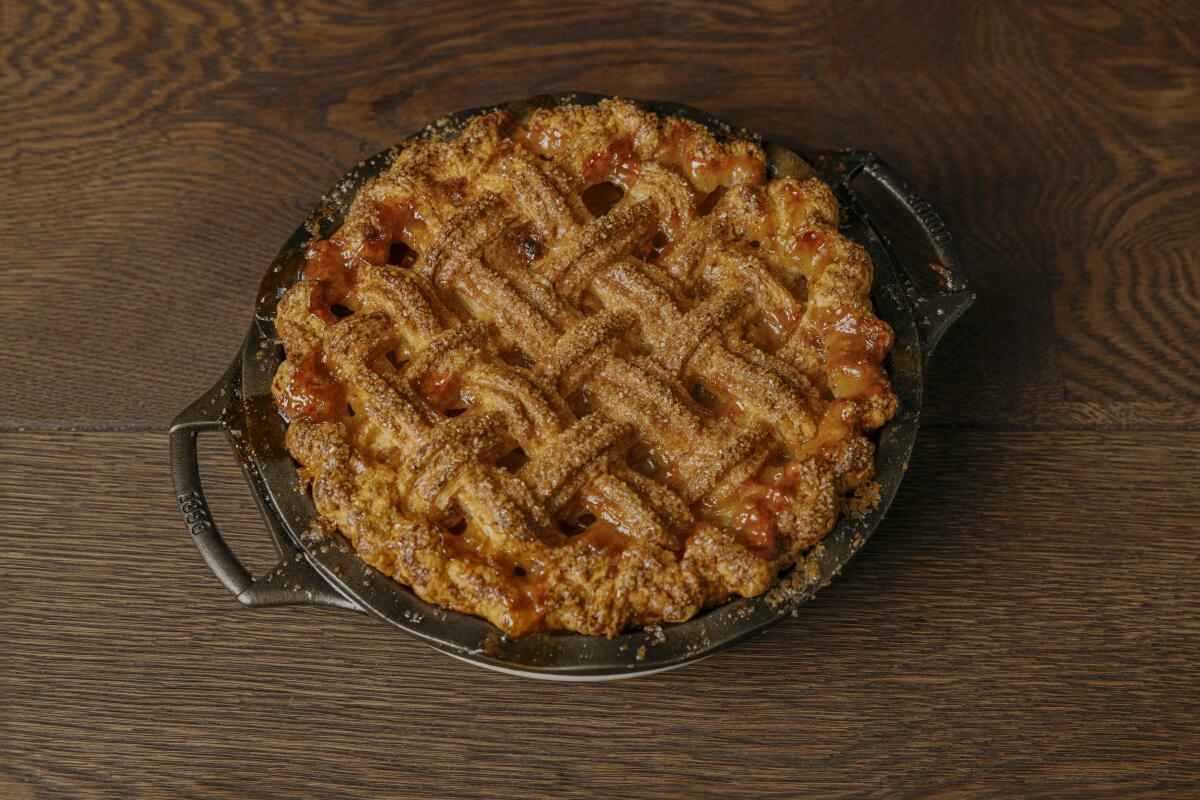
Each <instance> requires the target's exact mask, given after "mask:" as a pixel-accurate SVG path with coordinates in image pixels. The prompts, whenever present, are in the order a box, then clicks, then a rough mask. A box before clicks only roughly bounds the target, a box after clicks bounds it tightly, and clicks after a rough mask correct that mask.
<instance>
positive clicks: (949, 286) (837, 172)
mask: <svg viewBox="0 0 1200 800" xmlns="http://www.w3.org/2000/svg"><path fill="white" fill-rule="evenodd" d="M814 163H815V164H816V166H817V168H818V170H819V171H821V172H822V177H823V178H825V180H826V181H828V182H829V183H830V184H832V185H833V187H834V191H835V192H836V193H837V194H838V195H839V196H840V197H841V198H842V199H843V200H849V201H850V203H851V204H853V205H854V207H855V209H856V210H857V211H858V212H859V213H860V214H862V215H863V217H864V218H865V217H866V216H867V215H866V212H865V210H864V209H863V204H862V202H861V201H860V200H859V198H858V195H857V194H855V192H854V190H853V189H851V188H850V182H851V181H853V180H854V179H855V178H856V177H858V176H859V175H866V176H867V177H869V178H870V179H871V180H873V181H875V183H876V184H878V185H879V186H880V187H882V188H883V189H884V190H885V191H887V193H888V194H890V195H891V196H892V197H894V198H895V199H896V200H897V201H899V202H900V204H901V205H903V206H904V208H905V209H906V210H907V211H908V213H909V214H911V215H912V217H913V219H914V220H915V222H916V223H917V225H918V226H919V227H920V228H921V232H922V233H924V234H925V238H926V240H928V242H929V246H930V247H931V248H932V250H933V252H934V254H935V255H936V256H937V258H938V263H931V264H928V265H926V266H925V267H924V269H925V270H928V271H929V272H931V273H932V274H933V275H934V277H935V279H936V283H937V286H938V288H937V289H936V290H934V291H932V292H929V291H924V290H922V289H919V288H918V287H917V284H916V277H915V270H917V269H919V267H918V266H917V265H914V264H907V263H899V260H898V259H896V261H897V263H898V265H899V267H900V269H901V270H902V271H903V272H904V275H905V277H906V278H907V279H908V280H907V282H906V283H907V287H906V288H907V289H908V292H909V295H910V296H911V297H912V299H913V305H914V308H915V311H916V319H917V329H918V331H919V332H920V334H921V350H922V352H923V353H924V354H925V357H926V358H928V357H929V356H931V355H932V354H933V350H934V348H935V347H937V344H938V342H939V341H941V338H942V335H943V334H944V333H945V332H946V331H947V330H948V329H949V328H950V326H951V325H953V324H954V323H955V322H956V321H957V320H958V318H959V317H961V316H962V315H963V313H964V312H965V311H966V310H967V309H968V308H970V307H971V303H973V302H974V301H975V293H974V292H973V291H971V288H970V286H969V285H968V278H967V271H966V269H965V268H964V267H963V264H962V260H961V259H960V258H959V254H958V248H957V247H955V245H954V239H953V238H952V237H951V236H950V231H949V230H948V229H947V228H946V224H945V223H944V222H942V218H941V215H939V214H938V212H937V210H936V209H934V207H933V205H932V204H931V203H930V202H929V201H928V200H926V199H925V198H924V197H922V196H921V195H920V194H918V193H917V190H916V189H914V188H913V187H912V184H910V183H909V182H908V181H907V180H906V179H905V178H904V177H903V176H902V175H901V174H900V173H898V172H897V171H896V170H895V169H894V168H893V167H891V166H890V165H889V164H887V162H885V161H883V160H882V159H881V158H879V156H877V155H875V154H874V153H871V152H869V151H866V150H845V151H839V152H835V153H827V154H821V155H819V156H817V157H816V158H815V159H814Z"/></svg>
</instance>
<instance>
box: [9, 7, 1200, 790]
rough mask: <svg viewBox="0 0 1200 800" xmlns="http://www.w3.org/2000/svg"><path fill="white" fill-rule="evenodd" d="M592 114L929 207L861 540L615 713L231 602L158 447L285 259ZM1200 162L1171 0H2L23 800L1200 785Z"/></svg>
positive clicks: (1188, 13) (239, 538) (1192, 16)
mask: <svg viewBox="0 0 1200 800" xmlns="http://www.w3.org/2000/svg"><path fill="white" fill-rule="evenodd" d="M570 89H574V90H585V91H595V92H604V93H615V94H624V95H628V96H632V97H645V98H661V99H669V100H675V101H680V102H684V103H690V104H692V105H695V106H699V107H701V108H703V109H706V110H708V111H710V112H712V113H715V114H717V115H719V116H722V117H724V118H726V119H727V120H729V121H731V122H733V123H735V124H737V125H741V126H744V127H746V128H749V129H752V130H756V131H759V132H761V133H763V134H764V135H766V136H768V137H770V138H774V139H777V140H780V141H783V142H785V143H789V144H793V145H797V146H801V147H811V148H831V147H855V148H861V149H870V150H874V151H875V152H877V153H879V154H880V155H882V156H883V157H884V158H885V159H887V160H888V161H890V162H891V163H892V164H893V165H894V166H896V167H897V168H898V169H899V171H900V172H901V173H903V174H904V175H906V176H907V177H908V178H909V179H910V180H911V181H912V183H913V184H915V185H916V186H917V187H919V188H920V189H921V191H922V192H923V193H924V194H925V195H926V196H927V197H928V198H929V199H930V200H932V201H933V202H934V204H935V205H936V206H938V207H939V208H940V209H941V210H942V212H943V215H944V217H945V219H946V222H947V223H948V225H949V228H950V230H951V231H952V232H953V233H954V234H955V237H956V240H957V242H958V244H959V247H960V249H961V251H962V254H963V257H964V261H965V262H966V263H967V265H968V268H969V269H970V271H971V278H972V281H973V286H974V288H975V289H976V290H977V292H978V295H979V300H978V302H977V304H976V306H975V307H974V308H973V309H972V310H971V312H970V313H969V314H968V315H967V317H966V318H965V319H964V320H963V321H962V322H961V323H960V324H959V325H958V326H956V327H955V328H954V329H953V330H952V331H951V332H950V334H949V335H948V337H947V338H946V339H945V341H944V342H943V344H942V345H941V347H940V349H939V352H938V354H937V357H936V359H935V360H934V362H933V364H932V366H931V369H930V373H929V376H928V381H927V395H926V400H925V403H926V411H925V415H924V420H923V422H924V430H923V431H922V433H921V435H920V438H919V439H918V443H917V449H916V452H915V454H914V456H913V461H912V468H911V470H910V473H909V475H908V477H907V478H906V481H905V483H904V485H903V486H902V488H901V492H900V495H899V497H898V499H897V501H896V504H895V506H894V507H893V509H892V511H891V512H890V513H889V515H888V517H887V519H886V520H885V521H884V524H883V526H882V527H881V528H880V529H879V531H878V532H877V533H876V535H875V537H874V538H873V539H872V540H871V542H870V544H869V545H868V546H867V548H866V549H865V551H864V552H863V553H862V554H861V555H860V556H859V557H858V558H856V560H855V561H854V562H853V563H852V564H851V565H850V567H849V568H848V569H847V570H846V572H845V574H844V575H843V576H842V577H841V578H840V579H839V580H838V581H836V582H835V583H834V584H833V585H832V586H830V587H829V588H828V589H826V590H824V591H823V592H822V593H821V594H820V595H819V596H818V598H817V599H816V600H815V601H813V602H812V603H810V604H808V605H807V606H805V607H804V608H803V609H802V610H801V611H800V613H799V615H798V617H797V618H796V619H794V620H790V621H788V622H785V623H784V624H782V625H780V626H777V627H776V628H774V629H772V630H770V631H769V632H767V633H766V634H765V635H763V636H761V637H758V638H756V639H754V640H752V641H750V642H747V643H744V644H742V645H739V646H737V647H735V648H732V649H730V650H728V651H726V652H723V653H720V654H718V655H717V656H715V657H713V658H711V659H709V660H708V661H705V662H703V663H701V664H697V665H693V666H690V667H688V668H686V669H685V670H682V671H679V672H675V673H669V674H666V675H661V676H654V677H650V678H644V679H640V680H637V681H633V682H628V683H618V684H606V685H585V686H574V685H570V686H568V685H547V684H541V683H538V684H533V683H530V682H527V681H522V680H518V679H514V678H508V677H504V676H499V675H494V674H491V673H487V672H484V671H482V670H480V669H478V668H475V667H472V666H468V665H465V664H460V663H458V662H456V661H453V660H451V659H449V658H446V657H445V656H442V655H440V654H437V653H435V652H433V651H431V650H428V649H427V648H425V647H424V646H423V645H420V644H418V643H416V642H414V641H411V640H409V639H407V638H405V637H404V636H402V635H400V634H398V633H395V632H393V631H391V630H389V629H387V628H385V627H383V626H381V625H379V624H376V623H373V622H371V621H370V620H368V619H366V618H363V617H358V616H355V615H353V614H349V613H338V612H335V611H328V610H315V609H276V610H270V611H257V612H250V611H246V610H244V609H242V608H240V607H239V606H238V605H237V604H236V602H234V601H233V600H232V598H230V597H229V596H228V594H227V593H225V591H224V590H223V589H221V588H220V586H219V585H218V583H217V582H216V580H215V579H214V578H213V577H212V575H211V574H210V573H209V572H208V571H207V569H206V568H205V567H204V565H203V563H202V561H201V560H200V558H199V556H198V555H197V554H196V553H195V551H194V549H193V548H192V546H191V544H190V542H189V541H188V539H187V536H186V531H185V530H184V528H183V526H182V524H181V522H180V520H179V519H178V514H177V511H176V508H175V506H174V502H173V499H172V492H171V488H170V480H169V475H168V469H167V455H166V437H165V435H164V430H165V425H166V423H167V421H168V420H169V419H170V418H171V417H172V416H174V415H175V413H176V412H178V411H179V410H180V409H182V408H183V407H184V406H185V405H187V403H188V402H189V401H190V400H192V399H193V398H194V397H195V396H197V395H198V394H199V393H200V392H201V391H203V390H204V389H205V388H207V387H208V386H209V385H210V384H211V383H212V382H213V381H214V380H215V379H216V378H217V377H218V376H219V375H220V373H221V372H222V370H223V368H224V367H225V365H226V364H227V363H228V361H229V360H230V358H231V357H232V356H233V354H234V352H235V351H236V349H237V347H238V344H239V342H240V340H241V338H242V335H243V333H244V331H245V329H246V326H247V325H248V323H249V320H250V313H251V306H252V302H253V298H254V296H255V290H256V287H257V283H258V280H259V278H260V276H261V274H262V272H263V270H264V268H265V267H266V265H267V264H268V263H269V261H270V260H271V258H272V256H273V255H274V253H275V251H276V250H277V249H278V248H279V246H280V245H282V244H283V242H284V241H285V240H286V239H287V237H288V236H289V235H290V234H291V232H292V230H293V229H294V228H295V227H296V226H297V225H298V224H299V222H300V220H301V219H302V218H303V217H304V215H305V214H306V213H307V211H308V209H309V208H310V207H311V206H312V205H313V204H314V203H315V202H316V200H317V198H318V197H320V196H321V194H323V193H324V192H325V191H326V190H327V189H328V188H329V187H330V185H332V183H333V182H334V181H335V180H336V179H337V178H338V177H339V176H340V175H341V174H342V173H343V172H345V171H346V170H347V169H348V168H349V167H351V166H352V165H353V164H355V163H356V162H357V161H359V160H360V159H361V158H363V157H364V156H367V155H369V154H372V153H374V152H376V151H378V150H381V149H383V148H385V147H386V146H388V145H390V144H391V143H392V142H394V141H396V140H398V139H400V138H403V136H405V135H406V134H408V133H410V132H412V131H414V130H416V129H418V128H420V127H422V126H423V125H424V124H425V123H426V122H428V121H430V120H433V119H436V118H438V117H440V116H442V115H444V114H446V113H448V112H451V111H454V110H457V109H461V108H468V107H473V106H479V105H484V104H487V103H491V102H498V101H502V100H507V99H512V98H516V97H523V96H528V95H533V94H537V93H540V92H547V91H559V90H570ZM1197 142H1200V12H1198V11H1197V10H1196V6H1195V4H1194V3H1191V2H1154V1H1152V0H1140V1H1139V2H1124V3H1118V2H1095V1H1092V0H1089V1H1088V2H1067V1H1066V0H1064V1H1063V2H1012V3H984V2H980V3H972V2H957V1H951V0H945V1H943V2H928V3H911V2H902V0H891V1H885V2H863V3H841V2H833V1H832V0H823V1H821V2H805V3H791V4H783V3H738V4H732V3H728V4H727V3H684V2H660V3H653V4H651V3H634V2H629V3H603V4H599V3H571V2H556V3H553V4H547V3H515V4H514V3H503V4H501V3H482V2H476V3H459V2H446V3H406V4H389V5H378V6H375V7H369V8H361V7H356V4H349V3H321V2H303V3H295V4H291V3H281V2H267V1H266V0H238V1H237V2H196V0H140V1H138V2H129V1H127V0H125V1H119V2H118V1H116V0H108V1H106V2H101V1H100V0H94V1H92V2H88V1H87V0H77V2H54V3H50V2H47V3H35V2H29V1H28V0H8V1H7V2H3V3H0V188H2V189H3V191H0V214H3V217H4V219H5V224H4V225H3V226H0V253H3V256H2V257H0V367H2V368H3V373H2V374H3V376H4V379H3V380H2V381H0V544H2V545H3V550H4V552H3V558H0V798H2V799H3V800H7V798H10V797H11V798H21V800H25V799H26V798H37V800H41V799H42V798H60V797H84V798H92V797H113V798H129V797H171V798H175V797H197V798H200V797H203V798H214V797H229V798H244V797H264V798H268V797H281V798H282V797H296V796H300V797H359V796H393V797H405V798H407V797H459V796H463V797H526V796H545V795H562V796H580V797H591V796H621V797H684V796H713V797H736V796H744V797H794V796H845V795H852V796H862V797H867V796H897V795H902V796H914V795H915V796H939V797H943V796H944V797H957V796H997V797H1012V796H1022V797H1026V796H1029V797H1067V796H1077V797H1089V798H1090V797H1102V796H1105V797H1131V796H1143V797H1166V796H1178V797H1195V796H1197V794H1198V793H1200V722H1198V719H1200V689H1198V688H1197V687H1198V679H1197V675H1200V488H1198V486H1200V367H1198V363H1200V223H1198V220H1200V214H1198V212H1200V146H1197ZM885 216H886V215H885ZM895 233H896V234H897V238H898V239H899V240H900V241H908V240H909V239H910V238H911V237H909V236H906V235H905V232H904V231H895ZM919 255H920V254H919V253H917V252H915V251H914V252H913V257H914V258H916V257H919ZM221 447H222V445H221V444H220V443H219V442H207V443H206V446H205V459H204V462H203V465H204V467H205V468H206V470H205V475H206V480H209V481H211V482H212V484H213V485H214V487H215V488H214V491H213V492H212V497H213V500H214V505H215V507H216V511H217V514H218V519H219V520H220V521H222V522H226V521H228V524H226V525H225V528H224V529H225V530H227V531H229V532H230V538H231V539H232V540H233V543H234V546H235V548H236V549H237V550H238V552H239V553H240V554H242V555H243V556H245V557H246V558H247V560H248V561H249V562H250V563H251V564H252V565H255V566H257V567H259V568H265V567H267V566H268V565H269V564H270V560H271V559H270V548H269V547H268V546H267V544H266V537H265V535H264V531H263V529H262V524H261V522H259V521H258V520H256V519H255V517H254V513H253V511H252V508H251V504H250V501H249V499H248V497H247V495H246V492H245V489H244V487H243V486H242V485H241V480H240V477H239V476H238V475H237V472H236V469H235V468H234V466H233V464H232V459H231V458H230V457H229V456H228V455H227V454H226V453H224V452H223V451H222V449H221Z"/></svg>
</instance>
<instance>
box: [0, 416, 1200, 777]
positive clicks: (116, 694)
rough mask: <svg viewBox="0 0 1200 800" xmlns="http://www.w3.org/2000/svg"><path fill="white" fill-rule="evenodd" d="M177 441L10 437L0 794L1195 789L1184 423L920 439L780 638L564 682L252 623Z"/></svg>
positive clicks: (1196, 706) (265, 619)
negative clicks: (216, 572)
mask: <svg viewBox="0 0 1200 800" xmlns="http://www.w3.org/2000/svg"><path fill="white" fill-rule="evenodd" d="M218 444H219V442H218V443H217V444H212V445H211V446H210V447H208V448H206V451H205V453H206V458H205V460H204V462H203V465H204V467H205V468H206V475H207V479H208V481H209V482H210V483H211V484H212V485H214V486H215V487H216V489H217V490H216V491H215V492H214V498H215V503H216V504H217V511H218V518H219V519H220V520H222V521H224V522H227V523H228V524H227V525H226V528H227V529H229V530H235V531H240V532H241V533H240V534H239V536H238V537H237V538H238V547H239V549H242V550H243V551H245V548H246V546H247V541H248V540H249V538H250V534H251V533H253V532H258V533H257V535H258V536H259V537H261V536H262V533H261V530H260V528H259V526H258V525H257V524H256V522H255V521H254V519H253V517H252V514H251V513H250V511H249V508H250V504H249V501H248V499H246V498H245V497H244V496H243V492H242V490H240V489H239V488H238V487H239V484H240V480H241V479H240V476H239V475H238V474H237V472H236V469H235V468H234V467H233V466H232V460H231V459H230V458H229V457H228V456H223V457H222V455H223V454H221V453H220V449H219V447H218ZM165 445H166V442H165V439H164V437H163V436H162V435H161V434H159V433H77V434H73V433H36V432H30V433H15V432H12V433H6V434H0V509H3V515H4V519H3V525H2V526H0V527H2V529H3V530H4V532H5V534H4V545H5V547H4V551H5V552H4V558H3V559H2V560H0V597H2V598H3V603H4V609H3V614H0V659H2V660H3V662H2V663H3V666H2V668H0V709H2V710H0V752H3V753H4V757H3V758H0V795H3V796H6V797H7V796H13V797H18V798H22V797H29V798H42V797H45V798H51V797H53V798H57V797H67V796H70V797H122V798H124V797H135V796H139V797H140V796H169V797H204V798H216V797H238V798H240V797H246V796H255V797H264V798H266V797H291V796H295V794H296V790H297V787H300V793H301V794H304V795H306V796H363V795H373V796H374V795H380V794H384V795H388V796H401V797H448V796H454V797H458V796H480V797H488V796H498V795H499V796H514V795H516V796H525V795H541V794H550V793H554V794H562V795H568V796H596V795H600V796H614V795H618V796H646V797H678V796H696V795H706V796H722V797H733V796H746V797H794V796H797V795H800V794H805V795H807V794H809V793H811V794H813V795H814V796H833V795H839V794H844V793H852V792H853V793H858V794H859V795H863V796H866V795H871V796H874V795H889V796H890V795H893V794H905V793H910V794H911V793H918V792H919V793H921V794H926V795H935V796H938V795H946V796H950V795H953V796H961V795H975V796H980V795H985V796H1014V795H1019V796H1027V797H1034V796H1046V797H1066V796H1079V797H1099V796H1120V797H1131V796H1146V797H1168V796H1179V797H1186V796H1189V795H1191V796H1194V792H1195V788H1196V785H1197V781H1198V780H1200V760H1198V759H1197V753H1200V721H1198V720H1200V690H1198V688H1197V684H1196V681H1195V676H1196V674H1197V670H1198V669H1200V569H1198V567H1200V539H1197V537H1196V531H1197V529H1198V528H1200V491H1198V490H1197V481H1196V478H1197V477H1198V475H1197V452H1200V434H1197V433H1194V432H1193V433H1182V434H1181V433H1156V432H1135V433H1130V432H1064V433H1041V432H1034V433H1028V432H1026V433H1021V432H1016V433H1012V432H995V431H950V430H941V431H932V432H930V431H927V432H925V433H924V434H923V435H922V438H921V441H920V442H919V445H918V448H917V452H916V454H915V457H914V460H913V463H912V469H911V471H910V475H909V477H908V480H907V483H906V484H905V486H904V487H903V488H902V490H901V494H900V496H899V498H898V500H897V502H896V505H895V506H894V507H893V511H892V513H891V514H890V515H889V517H888V519H887V520H886V522H885V524H884V526H883V527H882V528H881V529H880V531H879V532H878V533H877V534H876V536H875V538H874V539H873V540H872V541H871V543H870V544H869V546H868V547H867V548H866V550H865V551H864V552H863V553H862V554H861V555H860V557H859V558H858V559H856V560H855V561H854V562H853V563H852V564H851V565H850V567H849V568H848V569H847V571H846V573H845V574H844V575H843V576H842V577H841V578H840V579H838V580H837V581H836V582H835V583H834V584H833V585H832V586H831V587H829V588H828V589H827V590H825V591H824V592H822V594H821V595H820V596H819V597H818V598H817V599H816V600H815V601H814V602H812V603H810V604H809V605H807V606H805V607H804V608H803V609H801V612H800V613H799V615H798V618H797V619H795V620H790V621H788V622H785V623H784V624H782V625H780V626H778V627H776V628H775V629H773V630H771V631H769V632H767V633H766V634H765V635H763V636H761V637H759V638H756V639H755V640H753V641H750V642H747V643H744V644H742V645H739V646H737V647H735V648H733V649H731V650H729V651H727V652H725V653H722V654H718V655H717V656H715V657H713V658H711V659H709V660H708V661H706V662H703V663H701V664H697V665H694V666H691V667H688V668H687V669H685V670H682V671H679V672H675V673H669V674H666V675H661V676H654V677H650V678H646V679H642V680H637V681H633V682H624V683H617V684H607V685H581V686H571V685H557V684H532V683H530V682H527V681H522V680H517V679H513V678H509V677H505V676H500V675H495V674H492V673H488V672H485V671H483V670H480V669H478V668H475V667H472V666H468V665H465V664H460V663H458V662H455V661H453V660H451V659H449V658H447V657H445V656H442V655H439V654H437V653H435V652H433V651H431V650H428V649H427V648H425V647H424V646H422V645H419V644H417V643H415V642H413V641H410V640H409V639H407V638H405V637H404V636H403V635H401V634H398V633H395V632H393V631H390V630H388V629H386V628H385V627H383V626H381V625H379V624H376V623H373V622H371V621H369V620H367V619H365V618H360V617H357V616H354V615H351V614H348V613H338V612H333V611H325V610H310V609H277V610H272V611H256V612H250V611H245V610H242V609H241V608H240V607H238V606H237V605H236V604H235V603H234V601H233V600H232V598H230V597H229V596H228V595H227V594H225V593H224V590H222V589H220V588H219V587H218V585H217V583H216V581H215V580H214V579H213V578H212V576H211V575H210V574H208V572H207V571H206V569H205V567H204V566H203V565H202V562H201V561H200V558H199V556H198V555H197V554H196V553H195V552H194V550H193V549H192V547H191V544H190V543H189V542H188V540H187V536H186V534H185V532H184V530H183V527H182V525H181V523H180V521H179V520H178V518H177V514H176V510H175V508H174V503H173V501H172V497H171V490H170V486H169V482H168V478H167V470H166V468H165V460H166V458H165V456H166V454H165V450H166V447H165ZM981 487H985V488H982V489H981ZM258 541H259V542H261V541H262V539H261V538H260V539H258Z"/></svg>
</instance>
